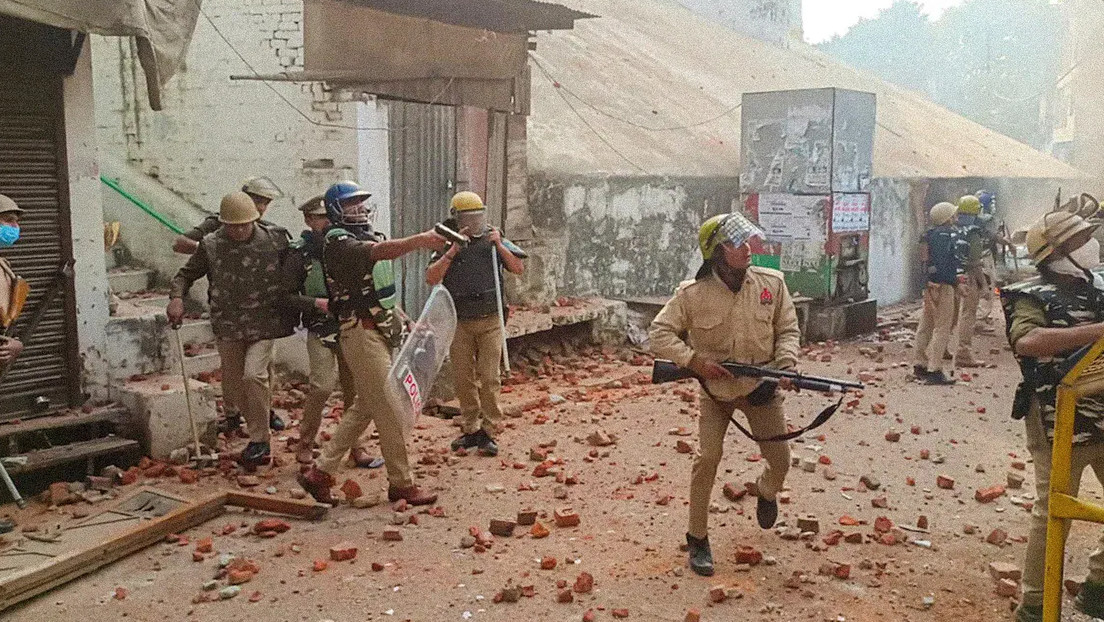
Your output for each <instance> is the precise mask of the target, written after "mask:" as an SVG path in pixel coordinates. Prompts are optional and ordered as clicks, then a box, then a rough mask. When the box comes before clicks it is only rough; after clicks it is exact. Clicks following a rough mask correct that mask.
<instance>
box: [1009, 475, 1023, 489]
mask: <svg viewBox="0 0 1104 622" xmlns="http://www.w3.org/2000/svg"><path fill="white" fill-rule="evenodd" d="M1007 478H1008V487H1009V488H1011V489H1013V490H1019V489H1020V488H1023V485H1024V476H1023V475H1020V474H1019V473H1013V472H1012V471H1009V472H1008V475H1007Z"/></svg>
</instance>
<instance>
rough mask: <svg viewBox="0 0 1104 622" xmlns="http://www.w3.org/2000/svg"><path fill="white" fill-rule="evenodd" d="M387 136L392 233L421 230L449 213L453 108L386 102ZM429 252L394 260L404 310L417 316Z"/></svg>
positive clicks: (424, 289)
mask: <svg viewBox="0 0 1104 622" xmlns="http://www.w3.org/2000/svg"><path fill="white" fill-rule="evenodd" d="M387 106H388V110H389V112H388V118H389V120H390V125H391V128H392V131H391V133H390V136H391V144H390V147H391V234H392V236H394V237H396V238H398V237H404V236H408V235H412V234H415V233H419V232H421V231H425V230H426V229H429V228H430V227H432V226H433V225H434V224H435V223H438V222H441V221H442V220H444V219H445V217H446V215H447V214H448V207H449V200H450V199H451V198H452V194H453V190H454V189H455V187H456V109H455V108H452V107H450V106H430V105H427V104H414V103H405V102H388V104H387ZM429 258H430V255H429V253H426V252H424V251H419V252H415V253H409V254H407V255H405V256H404V257H403V258H402V259H400V260H399V275H398V282H399V293H400V295H401V296H402V301H403V308H404V309H406V310H407V313H409V314H410V315H412V316H417V314H418V313H419V312H420V311H421V309H422V305H424V304H425V301H426V298H427V297H428V296H429V289H430V288H429V286H428V285H426V282H425V271H426V268H427V267H428V266H429Z"/></svg>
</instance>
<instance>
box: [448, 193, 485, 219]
mask: <svg viewBox="0 0 1104 622" xmlns="http://www.w3.org/2000/svg"><path fill="white" fill-rule="evenodd" d="M451 205H452V211H454V212H456V213H457V214H461V213H464V212H477V211H479V210H485V209H487V206H486V205H483V199H481V198H480V197H479V195H478V194H476V193H474V192H466V191H465V192H457V193H456V194H455V195H453V197H452V203H451Z"/></svg>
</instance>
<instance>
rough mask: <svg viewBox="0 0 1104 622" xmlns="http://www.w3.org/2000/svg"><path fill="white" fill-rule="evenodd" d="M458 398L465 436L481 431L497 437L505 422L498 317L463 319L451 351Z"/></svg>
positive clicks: (500, 335) (461, 425) (500, 336)
mask: <svg viewBox="0 0 1104 622" xmlns="http://www.w3.org/2000/svg"><path fill="white" fill-rule="evenodd" d="M449 358H451V359H452V372H453V376H454V378H455V380H456V397H457V398H458V399H459V400H460V416H461V420H460V427H461V430H462V431H463V432H464V434H472V433H474V432H476V431H478V430H479V429H480V428H483V429H484V430H486V432H487V433H488V434H490V435H491V436H494V435H495V434H496V433H497V432H498V430H497V428H498V425H499V423H500V422H501V421H502V411H501V410H500V409H499V407H498V393H499V391H501V390H502V376H501V375H500V373H499V367H500V365H501V363H502V327H501V325H500V324H499V322H498V316H497V315H492V316H489V317H485V318H481V319H478V320H460V321H459V322H457V324H456V336H454V337H453V338H452V347H450V348H449Z"/></svg>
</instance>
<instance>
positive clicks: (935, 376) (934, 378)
mask: <svg viewBox="0 0 1104 622" xmlns="http://www.w3.org/2000/svg"><path fill="white" fill-rule="evenodd" d="M924 382H925V383H927V384H932V385H951V384H955V379H954V378H948V377H947V375H946V374H944V373H943V372H942V371H931V372H928V377H927V378H925V379H924Z"/></svg>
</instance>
